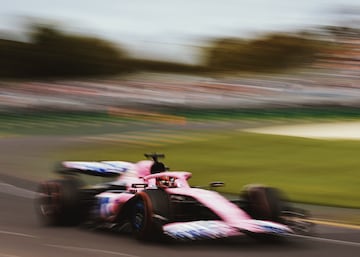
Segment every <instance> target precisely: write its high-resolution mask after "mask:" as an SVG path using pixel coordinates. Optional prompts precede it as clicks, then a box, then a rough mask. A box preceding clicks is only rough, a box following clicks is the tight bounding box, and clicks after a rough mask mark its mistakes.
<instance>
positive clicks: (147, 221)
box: [130, 189, 171, 241]
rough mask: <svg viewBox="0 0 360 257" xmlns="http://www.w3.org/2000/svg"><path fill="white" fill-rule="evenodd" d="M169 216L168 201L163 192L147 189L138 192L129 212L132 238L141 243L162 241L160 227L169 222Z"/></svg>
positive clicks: (169, 207)
mask: <svg viewBox="0 0 360 257" xmlns="http://www.w3.org/2000/svg"><path fill="white" fill-rule="evenodd" d="M170 215H171V206H170V200H169V196H168V194H167V193H166V192H165V191H164V190H162V189H148V190H144V191H141V192H139V193H138V194H137V195H136V196H135V197H134V201H133V204H132V206H131V212H130V223H131V226H132V230H133V233H134V236H135V237H136V238H137V239H139V240H143V241H159V240H162V239H163V230H162V226H163V225H165V224H166V223H168V222H169V221H170Z"/></svg>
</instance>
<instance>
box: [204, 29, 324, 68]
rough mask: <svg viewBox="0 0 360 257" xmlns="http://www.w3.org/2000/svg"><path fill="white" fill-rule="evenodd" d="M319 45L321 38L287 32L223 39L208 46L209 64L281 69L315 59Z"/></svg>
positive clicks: (214, 65) (211, 66) (218, 66)
mask: <svg viewBox="0 0 360 257" xmlns="http://www.w3.org/2000/svg"><path fill="white" fill-rule="evenodd" d="M319 46H320V43H319V42H318V41H315V40H310V39H307V38H304V37H300V36H292V35H286V34H272V35H269V36H267V37H265V38H260V39H255V40H249V41H245V40H242V39H237V38H222V39H217V40H215V41H214V42H213V43H212V44H211V46H210V47H208V48H206V49H205V51H206V53H205V55H206V64H205V65H207V66H208V67H209V68H213V69H217V70H232V71H265V72H268V71H277V70H281V69H286V68H293V67H297V66H300V65H304V64H306V63H310V62H312V61H313V60H314V59H315V57H316V54H317V53H318V52H319V50H320V47H319Z"/></svg>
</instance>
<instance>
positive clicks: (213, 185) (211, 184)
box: [210, 181, 225, 188]
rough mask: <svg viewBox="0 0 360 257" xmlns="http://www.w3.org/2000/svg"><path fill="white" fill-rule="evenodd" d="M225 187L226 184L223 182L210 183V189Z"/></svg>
mask: <svg viewBox="0 0 360 257" xmlns="http://www.w3.org/2000/svg"><path fill="white" fill-rule="evenodd" d="M223 186H225V183H224V182H221V181H213V182H210V187H211V188H213V187H223Z"/></svg>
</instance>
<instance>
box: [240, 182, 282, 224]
mask: <svg viewBox="0 0 360 257" xmlns="http://www.w3.org/2000/svg"><path fill="white" fill-rule="evenodd" d="M241 197H242V198H243V199H244V200H245V206H244V210H245V211H246V212H247V213H248V214H249V215H250V216H251V217H252V218H254V219H259V220H270V221H277V222H281V212H282V209H283V208H284V201H283V199H282V198H283V197H282V194H281V193H280V191H279V190H278V189H276V188H272V187H266V186H248V187H247V188H246V189H245V190H244V191H243V192H242V194H241Z"/></svg>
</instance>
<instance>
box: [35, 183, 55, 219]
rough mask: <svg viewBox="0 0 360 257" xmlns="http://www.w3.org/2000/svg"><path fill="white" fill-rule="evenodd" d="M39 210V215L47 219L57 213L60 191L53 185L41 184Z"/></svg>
mask: <svg viewBox="0 0 360 257" xmlns="http://www.w3.org/2000/svg"><path fill="white" fill-rule="evenodd" d="M39 193H40V196H39V199H38V201H39V210H40V213H41V215H43V216H46V217H49V216H53V215H55V214H56V213H57V212H58V209H59V199H60V189H59V187H58V186H57V184H55V183H51V184H50V183H49V184H43V185H42V187H41V189H40V192H39Z"/></svg>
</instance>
